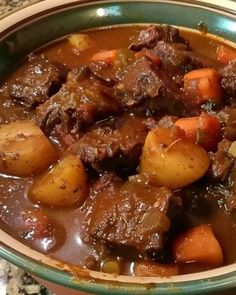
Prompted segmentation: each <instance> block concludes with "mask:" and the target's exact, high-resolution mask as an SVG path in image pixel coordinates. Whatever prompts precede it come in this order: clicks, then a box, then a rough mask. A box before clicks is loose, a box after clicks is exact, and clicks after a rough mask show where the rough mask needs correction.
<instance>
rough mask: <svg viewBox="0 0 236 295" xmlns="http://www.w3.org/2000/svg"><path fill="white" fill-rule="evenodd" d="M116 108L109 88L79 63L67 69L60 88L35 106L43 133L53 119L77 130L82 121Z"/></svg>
mask: <svg viewBox="0 0 236 295" xmlns="http://www.w3.org/2000/svg"><path fill="white" fill-rule="evenodd" d="M118 111H119V106H118V104H117V103H116V102H115V101H114V99H113V96H112V92H111V90H110V88H109V87H106V86H104V85H102V84H101V83H100V82H99V81H98V80H97V79H95V78H94V77H93V76H91V72H90V70H89V68H88V67H86V66H81V67H80V68H78V69H74V70H72V71H71V72H69V73H68V76H67V82H66V83H65V84H63V85H62V87H61V89H60V91H59V92H57V93H56V94H55V95H54V96H52V97H51V98H50V99H49V100H47V101H46V102H45V103H44V104H42V105H40V106H39V107H38V108H37V118H38V121H39V124H40V126H41V128H42V129H43V130H44V132H46V133H50V132H51V130H52V129H53V127H54V126H53V124H52V123H53V122H54V123H55V122H56V123H57V122H62V123H63V124H64V125H66V126H67V127H68V129H69V130H72V132H74V133H76V132H78V130H79V128H80V126H81V124H83V123H87V124H91V123H93V122H94V121H95V120H97V119H99V118H102V117H104V116H108V115H110V114H113V113H117V112H118ZM55 114H57V118H56V119H55Z"/></svg>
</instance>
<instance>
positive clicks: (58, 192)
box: [29, 155, 88, 207]
mask: <svg viewBox="0 0 236 295" xmlns="http://www.w3.org/2000/svg"><path fill="white" fill-rule="evenodd" d="M87 194H88V184H87V177H86V173H85V170H84V167H83V164H82V162H81V160H80V159H79V158H78V157H77V156H75V155H67V156H65V157H64V158H63V159H61V160H60V161H59V162H58V163H56V164H55V165H54V166H53V167H52V168H51V169H50V170H49V171H47V172H45V173H44V174H42V175H40V176H39V177H38V178H37V179H36V180H35V182H34V183H33V185H32V187H31V188H30V190H29V197H30V198H31V199H32V200H33V201H36V202H40V203H42V204H44V205H47V206H52V207H65V206H72V205H75V204H78V205H80V204H82V203H83V201H84V200H85V198H86V196H87Z"/></svg>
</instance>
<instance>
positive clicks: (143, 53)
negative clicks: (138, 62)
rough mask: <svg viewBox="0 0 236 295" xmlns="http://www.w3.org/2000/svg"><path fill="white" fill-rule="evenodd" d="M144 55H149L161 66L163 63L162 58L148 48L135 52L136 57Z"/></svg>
mask: <svg viewBox="0 0 236 295" xmlns="http://www.w3.org/2000/svg"><path fill="white" fill-rule="evenodd" d="M143 56H148V57H149V58H150V59H151V60H152V62H153V63H154V64H155V65H157V66H159V65H160V64H161V59H160V58H159V57H158V56H157V55H156V54H154V53H152V52H150V51H148V50H142V51H139V52H136V53H135V57H136V58H137V59H138V58H141V57H143Z"/></svg>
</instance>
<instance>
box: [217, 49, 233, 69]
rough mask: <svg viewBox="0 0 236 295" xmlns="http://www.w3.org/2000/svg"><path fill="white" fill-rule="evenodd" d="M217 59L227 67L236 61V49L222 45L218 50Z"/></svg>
mask: <svg viewBox="0 0 236 295" xmlns="http://www.w3.org/2000/svg"><path fill="white" fill-rule="evenodd" d="M216 59H217V60H218V61H219V62H221V63H222V64H225V65H226V64H228V63H229V62H231V61H233V60H236V49H234V48H229V47H225V46H223V45H221V46H219V47H218V48H217V50H216Z"/></svg>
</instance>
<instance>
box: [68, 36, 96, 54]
mask: <svg viewBox="0 0 236 295" xmlns="http://www.w3.org/2000/svg"><path fill="white" fill-rule="evenodd" d="M69 42H70V44H71V45H72V46H73V47H75V48H76V49H78V50H79V51H81V52H83V51H85V50H87V49H89V48H91V47H93V46H94V42H93V40H92V39H91V38H90V37H89V36H88V35H86V34H73V35H71V36H70V37H69Z"/></svg>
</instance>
